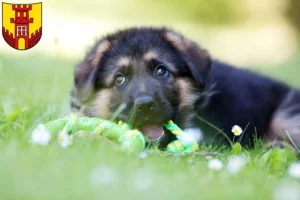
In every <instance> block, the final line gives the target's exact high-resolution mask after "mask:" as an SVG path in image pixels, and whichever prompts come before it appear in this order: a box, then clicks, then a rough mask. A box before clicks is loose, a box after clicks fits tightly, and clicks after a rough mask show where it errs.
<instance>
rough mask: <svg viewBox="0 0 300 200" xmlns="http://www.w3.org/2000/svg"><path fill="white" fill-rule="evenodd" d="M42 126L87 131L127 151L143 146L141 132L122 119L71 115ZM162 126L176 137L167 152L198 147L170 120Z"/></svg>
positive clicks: (141, 148)
mask: <svg viewBox="0 0 300 200" xmlns="http://www.w3.org/2000/svg"><path fill="white" fill-rule="evenodd" d="M44 126H45V127H46V129H47V131H49V132H50V133H51V134H56V133H58V132H60V131H65V132H66V133H67V134H69V135H72V134H74V133H76V132H77V131H89V132H91V133H94V134H98V135H101V136H104V137H106V138H108V139H110V140H111V141H113V142H116V143H119V144H121V148H122V149H125V150H127V151H142V150H143V149H144V148H145V139H144V136H143V134H142V132H140V131H139V130H137V129H132V128H131V126H130V125H129V124H127V123H124V122H122V121H119V122H118V123H114V122H112V121H109V120H104V119H101V118H93V117H77V116H75V115H72V116H71V118H69V119H57V120H54V121H51V122H48V123H46V124H44ZM164 127H165V128H166V129H167V130H169V131H170V132H171V133H173V134H174V135H176V137H177V140H175V141H173V142H171V143H170V144H168V146H167V151H168V152H169V153H171V154H178V153H191V152H195V151H196V150H197V149H198V143H197V142H196V141H194V142H186V140H185V138H184V137H185V136H184V132H183V131H182V130H181V129H180V128H179V127H178V126H177V125H176V124H175V123H174V122H173V121H172V120H170V121H168V122H167V123H165V124H164Z"/></svg>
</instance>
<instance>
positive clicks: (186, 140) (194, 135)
mask: <svg viewBox="0 0 300 200" xmlns="http://www.w3.org/2000/svg"><path fill="white" fill-rule="evenodd" d="M202 137H203V134H202V131H201V130H200V129H198V128H187V129H184V131H183V132H182V134H181V135H179V136H177V138H178V140H179V142H180V143H181V144H182V145H190V144H193V143H195V142H196V143H198V142H199V141H200V140H201V139H202Z"/></svg>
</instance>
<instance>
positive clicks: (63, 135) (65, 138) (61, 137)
mask: <svg viewBox="0 0 300 200" xmlns="http://www.w3.org/2000/svg"><path fill="white" fill-rule="evenodd" d="M72 139H73V135H69V134H68V133H67V132H66V131H61V132H59V134H58V143H59V144H60V145H61V146H62V147H63V148H65V147H67V146H69V145H71V144H72Z"/></svg>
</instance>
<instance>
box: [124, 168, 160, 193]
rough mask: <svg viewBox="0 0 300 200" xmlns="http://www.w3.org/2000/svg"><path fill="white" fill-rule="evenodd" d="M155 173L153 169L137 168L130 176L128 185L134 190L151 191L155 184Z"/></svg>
mask: <svg viewBox="0 0 300 200" xmlns="http://www.w3.org/2000/svg"><path fill="white" fill-rule="evenodd" d="M155 180H156V179H155V174H154V172H153V171H152V170H151V169H148V168H144V169H137V170H135V171H133V172H132V174H131V175H130V176H129V180H128V182H129V183H128V185H129V187H130V189H131V190H132V191H138V192H145V191H149V190H150V189H151V188H152V187H153V186H154V184H155Z"/></svg>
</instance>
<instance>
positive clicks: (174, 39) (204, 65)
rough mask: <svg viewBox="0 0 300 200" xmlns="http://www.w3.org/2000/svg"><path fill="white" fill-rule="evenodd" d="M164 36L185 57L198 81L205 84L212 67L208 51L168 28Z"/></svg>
mask: <svg viewBox="0 0 300 200" xmlns="http://www.w3.org/2000/svg"><path fill="white" fill-rule="evenodd" d="M164 36H165V39H166V40H167V41H169V42H170V44H171V45H172V46H173V47H174V48H175V49H176V50H177V52H178V53H179V55H181V57H182V58H183V59H184V61H185V63H186V65H187V67H188V69H189V70H190V72H191V73H192V76H193V78H194V80H195V81H196V83H197V84H199V85H202V86H203V85H204V83H205V79H206V77H207V75H208V73H209V71H210V69H211V57H210V55H209V53H208V51H207V50H205V49H202V48H201V47H200V46H198V45H197V44H196V43H195V42H193V41H191V40H189V39H187V38H185V37H183V36H182V35H180V34H178V33H176V32H174V31H171V30H166V31H165V34H164Z"/></svg>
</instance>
